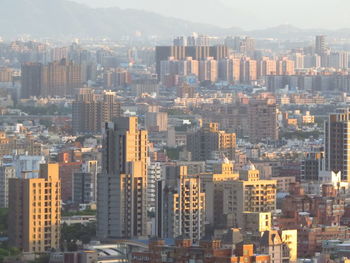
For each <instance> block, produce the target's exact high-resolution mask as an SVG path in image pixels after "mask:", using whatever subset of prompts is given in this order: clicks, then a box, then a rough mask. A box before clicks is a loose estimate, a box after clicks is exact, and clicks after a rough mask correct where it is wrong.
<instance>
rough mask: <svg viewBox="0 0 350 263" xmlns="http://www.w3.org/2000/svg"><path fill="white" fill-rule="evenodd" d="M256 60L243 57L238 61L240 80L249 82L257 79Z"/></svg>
mask: <svg viewBox="0 0 350 263" xmlns="http://www.w3.org/2000/svg"><path fill="white" fill-rule="evenodd" d="M257 76H258V74H257V62H256V60H252V59H250V58H247V57H244V58H242V59H241V62H240V82H242V83H250V82H252V81H255V80H257Z"/></svg>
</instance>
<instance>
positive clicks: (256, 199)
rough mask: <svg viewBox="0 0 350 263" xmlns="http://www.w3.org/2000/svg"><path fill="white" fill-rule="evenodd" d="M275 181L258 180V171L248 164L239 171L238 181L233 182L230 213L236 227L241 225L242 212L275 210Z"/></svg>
mask: <svg viewBox="0 0 350 263" xmlns="http://www.w3.org/2000/svg"><path fill="white" fill-rule="evenodd" d="M276 185H277V182H276V180H260V177H259V170H256V169H255V166H254V165H253V164H248V165H246V166H245V167H244V169H243V170H241V171H240V180H237V181H235V182H233V188H232V201H233V202H232V204H233V208H232V211H233V212H234V214H235V220H236V224H237V226H238V227H240V226H242V225H243V222H244V220H243V215H244V212H272V211H274V210H275V209H276V187H277V186H276Z"/></svg>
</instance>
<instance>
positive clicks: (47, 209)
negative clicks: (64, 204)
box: [8, 164, 61, 253]
mask: <svg viewBox="0 0 350 263" xmlns="http://www.w3.org/2000/svg"><path fill="white" fill-rule="evenodd" d="M9 194H10V197H9V218H10V219H11V224H9V231H8V233H9V242H10V245H11V246H13V247H17V248H19V249H21V250H23V251H24V252H30V253H43V252H49V251H50V250H52V249H59V241H60V228H61V185H60V179H59V173H58V164H42V165H41V166H40V177H39V178H35V179H17V178H16V179H10V182H9Z"/></svg>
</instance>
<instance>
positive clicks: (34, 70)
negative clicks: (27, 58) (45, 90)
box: [21, 63, 43, 99]
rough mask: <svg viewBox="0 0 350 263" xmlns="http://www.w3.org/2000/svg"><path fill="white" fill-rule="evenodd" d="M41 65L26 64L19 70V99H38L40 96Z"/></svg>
mask: <svg viewBox="0 0 350 263" xmlns="http://www.w3.org/2000/svg"><path fill="white" fill-rule="evenodd" d="M42 67H43V66H42V64H40V63H27V64H23V65H22V69H21V98H23V99H27V98H29V97H39V96H40V95H41V87H42V85H41V71H42Z"/></svg>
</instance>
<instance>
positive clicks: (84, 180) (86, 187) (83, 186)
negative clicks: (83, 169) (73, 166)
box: [72, 173, 94, 204]
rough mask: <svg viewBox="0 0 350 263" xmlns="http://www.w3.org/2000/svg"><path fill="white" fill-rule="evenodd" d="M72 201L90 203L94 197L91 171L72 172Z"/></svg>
mask: <svg viewBox="0 0 350 263" xmlns="http://www.w3.org/2000/svg"><path fill="white" fill-rule="evenodd" d="M72 179H73V185H72V188H73V189H72V192H73V194H72V201H73V202H74V203H75V204H90V203H91V202H93V197H94V182H93V175H92V174H91V173H74V174H73V178H72Z"/></svg>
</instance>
